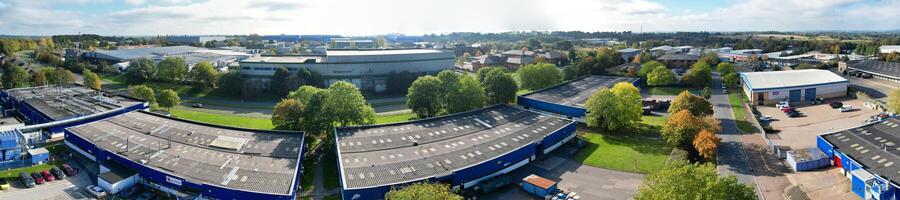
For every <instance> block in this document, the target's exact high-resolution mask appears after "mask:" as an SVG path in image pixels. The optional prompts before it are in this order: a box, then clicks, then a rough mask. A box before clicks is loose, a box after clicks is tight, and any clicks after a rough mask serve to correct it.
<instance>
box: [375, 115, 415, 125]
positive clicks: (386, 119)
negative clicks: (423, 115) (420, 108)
mask: <svg viewBox="0 0 900 200" xmlns="http://www.w3.org/2000/svg"><path fill="white" fill-rule="evenodd" d="M412 119H416V114H415V113H412V112H408V113H400V114H391V115H378V116H375V123H376V124H386V123H395V122H405V121H409V120H412Z"/></svg>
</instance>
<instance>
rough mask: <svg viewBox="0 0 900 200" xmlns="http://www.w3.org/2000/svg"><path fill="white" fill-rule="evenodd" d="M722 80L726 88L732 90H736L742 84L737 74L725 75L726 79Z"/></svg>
mask: <svg viewBox="0 0 900 200" xmlns="http://www.w3.org/2000/svg"><path fill="white" fill-rule="evenodd" d="M722 80H723V81H724V82H725V86H728V87H730V88H736V87H738V86H740V84H741V77H739V76H738V74H737V73H735V72H731V73H728V74H725V77H722Z"/></svg>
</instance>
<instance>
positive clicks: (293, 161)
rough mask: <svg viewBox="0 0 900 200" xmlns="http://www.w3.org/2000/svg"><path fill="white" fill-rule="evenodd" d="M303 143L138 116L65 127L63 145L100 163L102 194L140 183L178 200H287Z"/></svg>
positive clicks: (292, 135)
mask: <svg viewBox="0 0 900 200" xmlns="http://www.w3.org/2000/svg"><path fill="white" fill-rule="evenodd" d="M303 139H304V133H303V132H292V131H263V130H251V129H243V128H234V127H227V126H221V125H213V124H204V123H199V122H193V121H187V120H183V119H177V118H170V117H166V116H162V115H157V114H153V113H149V112H144V111H136V112H130V113H127V114H123V115H118V116H115V117H111V118H108V119H105V120H102V121H96V122H92V123H88V124H83V125H79V126H74V127H69V128H67V129H65V144H66V146H68V147H69V148H70V149H72V150H73V151H75V152H78V153H79V154H80V155H82V156H83V157H85V158H86V159H88V160H92V161H94V162H95V163H96V164H97V165H99V166H100V169H101V170H100V171H101V174H100V175H99V176H98V180H97V181H98V186H100V187H101V188H103V189H104V190H106V191H110V192H111V193H116V192H117V191H123V190H124V189H125V188H128V187H131V186H133V185H135V184H142V185H144V186H145V187H149V188H154V189H156V190H159V191H161V192H164V193H167V194H169V195H170V196H172V197H176V198H182V199H195V198H202V199H254V200H256V199H284V200H293V199H295V198H296V194H297V193H296V191H297V189H298V187H299V178H300V176H301V173H302V170H303V169H302V164H301V163H302V162H303V152H304V148H303V147H304V140H303ZM104 169H106V170H104ZM104 171H105V172H104Z"/></svg>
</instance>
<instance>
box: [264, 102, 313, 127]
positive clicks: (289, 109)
mask: <svg viewBox="0 0 900 200" xmlns="http://www.w3.org/2000/svg"><path fill="white" fill-rule="evenodd" d="M305 106H306V105H305V104H301V103H300V101H298V100H297V99H290V98H287V99H282V100H281V101H279V102H278V104H275V108H274V109H273V110H272V124H273V125H275V128H276V129H281V130H303V127H302V123H303V119H304V115H303V110H304V109H305Z"/></svg>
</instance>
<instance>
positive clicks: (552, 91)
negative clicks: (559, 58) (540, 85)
mask: <svg viewBox="0 0 900 200" xmlns="http://www.w3.org/2000/svg"><path fill="white" fill-rule="evenodd" d="M637 81H638V79H637V78H631V77H617V76H585V77H581V78H577V79H575V80H571V81H569V82H565V83H562V84H559V85H556V86H553V87H549V88H544V89H541V90H538V91H534V92H531V93H528V94H525V95H522V96H523V97H526V98H530V99H536V100H541V101H545V102H550V103H555V104H562V105H567V106H577V107H584V102H587V99H588V98H589V97H591V95H593V94H594V92H596V91H597V90H600V88H603V87H605V88H611V87H612V86H613V85H615V84H616V83H619V82H627V83H634V82H637Z"/></svg>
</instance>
